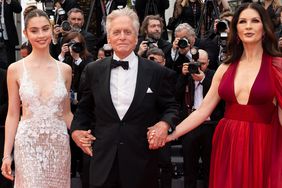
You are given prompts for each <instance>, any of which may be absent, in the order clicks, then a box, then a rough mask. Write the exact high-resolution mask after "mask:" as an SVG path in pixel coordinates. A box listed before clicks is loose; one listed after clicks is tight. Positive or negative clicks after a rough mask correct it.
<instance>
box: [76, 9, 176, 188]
mask: <svg viewBox="0 0 282 188" xmlns="http://www.w3.org/2000/svg"><path fill="white" fill-rule="evenodd" d="M106 24H107V25H106V29H107V39H108V43H109V44H110V45H111V46H112V48H113V51H114V54H113V56H111V57H106V58H104V59H103V60H98V61H96V62H94V63H90V64H88V65H87V66H86V67H85V69H84V73H83V74H82V77H81V86H80V87H81V99H80V101H79V104H78V108H77V111H76V113H75V116H74V119H73V122H72V125H71V134H72V138H73V140H74V141H75V142H76V144H77V145H78V146H79V147H80V148H81V149H82V150H83V151H84V152H85V153H86V154H88V155H90V156H91V159H90V178H89V179H90V187H91V188H106V187H107V188H133V187H134V188H144V187H146V188H155V187H158V180H157V178H158V177H157V175H158V162H157V157H158V150H155V149H158V148H160V147H162V146H164V144H165V139H166V137H167V132H168V130H169V128H171V127H173V126H174V125H175V123H176V121H177V114H178V105H177V103H176V102H175V100H174V96H173V93H172V92H171V89H170V88H171V86H170V82H169V79H170V74H169V71H168V70H167V69H166V68H164V67H162V66H160V65H158V64H157V63H154V62H152V61H149V60H146V59H143V58H141V57H138V56H136V55H135V53H134V51H133V50H134V49H135V46H136V44H137V41H138V31H139V21H138V17H137V15H136V13H135V12H134V11H133V10H131V9H129V8H124V9H120V10H114V11H112V13H111V14H109V15H108V16H107V22H106ZM149 130H151V132H153V133H154V136H153V137H152V138H151V139H149V140H147V133H148V131H149Z"/></svg>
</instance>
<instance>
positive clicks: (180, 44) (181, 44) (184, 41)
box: [177, 38, 190, 49]
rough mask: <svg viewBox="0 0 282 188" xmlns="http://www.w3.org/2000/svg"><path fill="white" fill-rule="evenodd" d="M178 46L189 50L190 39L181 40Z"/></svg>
mask: <svg viewBox="0 0 282 188" xmlns="http://www.w3.org/2000/svg"><path fill="white" fill-rule="evenodd" d="M177 45H178V47H179V48H181V49H184V48H187V47H188V46H190V43H189V41H188V39H186V38H181V39H179V41H178V43H177Z"/></svg>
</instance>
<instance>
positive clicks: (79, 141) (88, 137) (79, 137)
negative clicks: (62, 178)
mask: <svg viewBox="0 0 282 188" xmlns="http://www.w3.org/2000/svg"><path fill="white" fill-rule="evenodd" d="M71 137H72V139H73V141H74V142H75V143H76V145H77V146H78V147H80V148H81V149H82V151H83V152H84V153H86V154H87V155H90V156H91V157H92V156H93V150H92V143H93V141H94V140H96V138H95V137H94V136H93V135H92V134H91V130H88V131H82V130H76V131H74V132H73V133H72V134H71Z"/></svg>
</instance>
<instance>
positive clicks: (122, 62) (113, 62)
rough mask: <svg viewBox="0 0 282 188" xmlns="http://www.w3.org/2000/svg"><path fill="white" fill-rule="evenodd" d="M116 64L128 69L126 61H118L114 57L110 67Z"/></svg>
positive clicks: (114, 66)
mask: <svg viewBox="0 0 282 188" xmlns="http://www.w3.org/2000/svg"><path fill="white" fill-rule="evenodd" d="M118 66H121V67H122V68H123V69H124V70H128V61H118V60H115V59H114V60H113V61H112V63H111V68H112V69H114V68H116V67H118Z"/></svg>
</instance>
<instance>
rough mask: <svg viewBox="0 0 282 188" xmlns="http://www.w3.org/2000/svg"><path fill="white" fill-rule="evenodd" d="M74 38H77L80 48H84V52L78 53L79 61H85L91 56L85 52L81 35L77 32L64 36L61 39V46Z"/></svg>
mask: <svg viewBox="0 0 282 188" xmlns="http://www.w3.org/2000/svg"><path fill="white" fill-rule="evenodd" d="M74 38H78V40H79V42H81V43H82V46H83V48H84V50H83V51H82V52H80V53H79V55H80V57H81V59H83V60H87V59H88V58H89V56H91V54H90V53H89V51H88V50H87V47H86V42H85V39H84V37H83V35H81V34H80V33H79V32H70V33H68V34H67V35H65V36H64V38H63V41H62V44H65V43H68V42H70V41H71V40H73V39H74Z"/></svg>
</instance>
